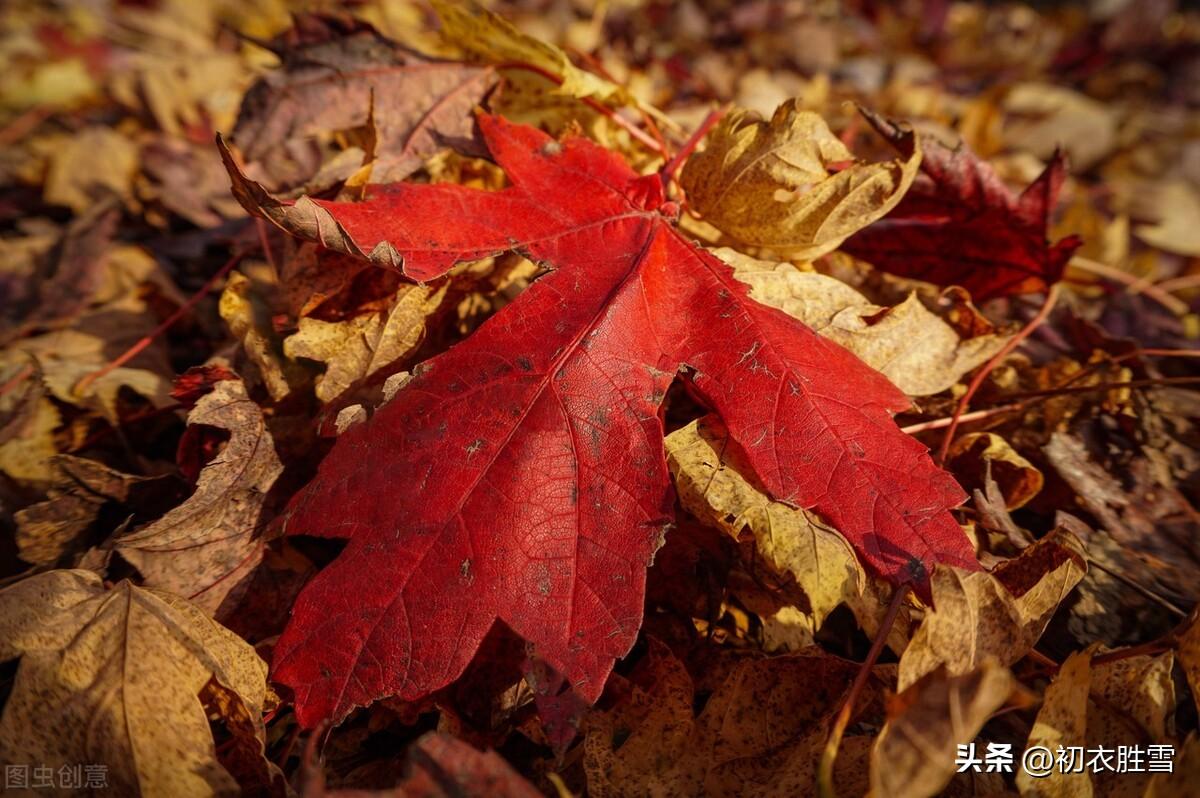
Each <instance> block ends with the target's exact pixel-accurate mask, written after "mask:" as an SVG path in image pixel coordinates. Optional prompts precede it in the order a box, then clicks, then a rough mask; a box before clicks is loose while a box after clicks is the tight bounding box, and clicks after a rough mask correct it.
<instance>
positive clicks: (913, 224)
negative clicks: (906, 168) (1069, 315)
mask: <svg viewBox="0 0 1200 798" xmlns="http://www.w3.org/2000/svg"><path fill="white" fill-rule="evenodd" d="M863 115H864V116H866V118H867V120H868V121H870V123H871V124H872V126H874V128H875V129H876V130H878V131H879V133H880V134H881V135H883V136H884V138H886V139H887V140H888V141H889V142H893V143H895V144H897V145H899V143H900V141H901V139H902V137H903V136H905V135H906V134H905V131H903V130H901V129H900V128H899V127H897V126H896V125H895V124H893V123H891V122H889V121H888V120H886V119H884V118H883V117H881V116H878V115H876V114H873V113H871V112H869V111H865V110H864V111H863ZM921 149H922V151H923V153H924V157H923V158H922V160H921V172H920V174H919V175H918V176H917V179H916V180H914V181H913V184H912V188H911V189H909V191H908V193H907V194H905V195H904V199H902V200H901V201H900V204H899V205H897V206H896V208H895V209H894V210H893V211H892V212H891V213H889V214H888V215H887V216H885V217H884V218H883V219H880V220H879V221H877V222H875V223H874V224H872V225H870V226H868V227H867V228H865V229H864V230H861V231H859V232H858V233H856V234H855V235H853V236H851V237H850V239H849V240H848V241H846V242H845V243H844V244H843V245H842V249H843V250H845V251H846V252H849V253H850V254H851V255H854V256H855V257H856V258H861V259H863V260H865V261H867V262H869V263H871V264H872V265H874V266H875V267H876V268H878V269H882V270H883V271H886V272H891V273H892V274H898V275H900V276H902V277H913V278H916V279H918V280H926V281H928V282H931V283H936V284H937V285H961V286H962V287H964V288H966V289H967V290H968V291H970V292H971V294H972V296H973V297H974V298H975V299H977V300H984V299H990V298H992V297H996V296H1008V295H1010V294H1026V293H1035V292H1039V291H1045V290H1046V289H1047V288H1048V287H1049V286H1050V285H1051V284H1053V283H1056V282H1058V281H1059V280H1060V279H1062V274H1063V270H1064V269H1065V268H1066V265H1067V261H1069V260H1070V259H1071V255H1072V254H1074V252H1075V250H1076V249H1077V248H1078V247H1079V245H1080V243H1081V242H1080V240H1079V238H1078V237H1077V236H1068V237H1067V238H1064V239H1062V240H1061V241H1059V242H1057V243H1056V244H1053V245H1051V244H1050V242H1049V241H1048V240H1047V239H1046V227H1047V223H1048V217H1049V215H1050V211H1051V210H1053V208H1054V204H1055V202H1056V201H1057V199H1058V192H1059V190H1060V189H1061V188H1062V182H1063V179H1064V178H1065V177H1066V163H1065V161H1064V159H1063V157H1062V155H1060V154H1059V153H1057V152H1056V153H1055V154H1054V157H1053V158H1052V159H1051V161H1050V163H1049V164H1047V166H1046V168H1045V170H1043V171H1042V173H1041V174H1040V175H1039V176H1038V178H1037V179H1036V180H1034V181H1033V182H1032V183H1030V184H1029V186H1028V187H1027V188H1026V189H1025V190H1024V191H1023V192H1021V193H1020V194H1019V195H1018V194H1016V193H1014V192H1013V191H1012V190H1011V189H1009V187H1008V186H1006V185H1005V184H1004V182H1003V181H1002V180H1001V179H1000V178H999V177H998V176H997V175H996V172H995V170H993V169H992V167H991V166H989V165H988V164H987V163H985V162H984V161H981V160H980V159H979V158H978V156H976V155H975V154H974V153H973V152H971V151H970V150H969V149H967V148H966V146H965V145H963V146H959V147H958V148H957V149H951V148H949V147H947V146H946V145H944V144H942V143H941V142H939V141H938V140H937V139H935V138H933V137H931V136H921Z"/></svg>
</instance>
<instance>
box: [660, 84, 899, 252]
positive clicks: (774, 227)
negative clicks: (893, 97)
mask: <svg viewBox="0 0 1200 798" xmlns="http://www.w3.org/2000/svg"><path fill="white" fill-rule="evenodd" d="M905 146H906V147H907V148H908V150H909V151H908V153H907V155H906V157H905V158H903V159H897V160H894V161H888V162H885V163H872V164H866V163H853V164H851V165H850V166H848V167H846V168H844V169H841V170H840V171H833V170H832V169H831V168H830V167H831V166H832V165H834V164H840V163H842V162H845V161H853V160H854V156H853V154H851V152H850V151H849V150H848V149H846V146H845V145H844V144H842V142H841V141H839V140H838V138H837V137H836V136H834V135H833V133H832V132H830V130H829V127H828V125H826V124H825V120H824V119H822V118H821V117H820V116H819V115H818V114H815V113H813V112H811V111H802V110H800V108H799V107H798V105H797V103H796V101H795V100H792V101H789V102H786V103H784V104H783V105H781V106H779V108H777V109H776V110H775V115H774V116H773V117H772V118H771V121H769V122H766V121H763V120H762V119H761V118H760V117H759V116H758V115H757V114H754V113H751V112H747V111H735V112H733V113H730V114H729V115H727V116H726V117H725V118H724V119H723V120H722V121H721V124H720V125H718V127H717V129H716V130H715V131H713V133H712V134H711V135H710V137H709V139H708V145H707V146H706V147H705V149H704V151H703V152H700V153H697V154H696V155H693V156H692V157H691V158H690V159H689V160H688V162H687V165H686V166H685V167H684V169H683V174H682V176H681V182H682V184H683V187H684V190H686V191H687V196H688V201H689V202H690V203H691V204H692V206H693V207H694V208H696V210H698V211H699V212H700V213H701V215H703V216H704V218H705V220H706V221H708V222H709V223H710V224H712V225H714V226H715V227H717V228H718V229H720V230H721V231H722V232H723V233H725V234H727V235H728V236H730V237H731V238H733V239H735V240H737V241H739V242H740V243H742V244H745V245H749V246H754V247H763V248H766V249H770V250H772V251H774V252H776V253H780V254H782V255H785V256H787V257H788V258H791V259H796V260H811V259H813V258H816V257H818V256H820V255H823V254H825V253H827V252H830V251H831V250H833V249H836V248H837V247H838V245H840V244H841V243H842V241H844V240H845V239H846V238H848V237H849V236H850V235H852V234H853V233H855V232H857V231H858V230H861V229H862V228H863V227H866V226H867V225H869V224H870V223H871V222H874V221H875V220H877V219H879V218H880V217H882V216H883V215H884V214H886V213H887V212H888V211H890V210H891V209H892V208H894V207H896V204H897V203H898V202H900V199H901V198H902V197H903V196H904V193H905V192H906V191H908V187H909V186H910V185H911V184H912V181H913V178H914V177H916V174H917V167H918V166H920V163H921V151H920V147H919V145H918V144H917V140H916V137H915V136H912V135H911V134H910V135H909V136H908V138H907V139H906V142H905Z"/></svg>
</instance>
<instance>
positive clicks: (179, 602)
mask: <svg viewBox="0 0 1200 798" xmlns="http://www.w3.org/2000/svg"><path fill="white" fill-rule="evenodd" d="M17 657H20V658H21V663H20V666H19V668H18V670H17V677H16V681H15V683H14V688H13V693H12V696H11V697H10V698H9V700H8V703H7V705H6V706H5V707H4V715H3V718H2V719H0V751H3V752H4V759H5V761H6V762H18V763H20V762H36V763H39V764H41V765H46V766H50V767H52V768H53V769H54V770H55V772H57V771H58V769H59V768H60V767H64V766H70V765H74V764H77V763H82V762H87V763H94V764H101V765H104V766H106V767H107V780H108V788H109V789H110V790H111V791H112V792H113V794H114V795H172V796H211V795H214V794H233V793H236V791H237V783H236V782H235V781H234V779H233V777H231V776H230V775H229V773H228V772H226V771H225V770H224V768H222V767H221V765H220V764H219V763H218V761H217V758H216V752H215V748H214V744H213V739H212V733H211V731H210V730H209V723H208V718H207V717H206V715H205V712H204V710H203V708H202V706H201V704H200V700H199V696H200V694H201V691H202V690H204V688H205V685H206V684H208V683H209V681H210V680H216V681H217V682H218V683H219V684H220V685H222V686H223V687H224V688H226V689H227V690H229V691H230V693H231V696H232V697H233V699H234V700H235V701H237V702H238V703H240V704H241V705H242V708H243V709H244V711H245V712H246V713H248V715H249V717H251V718H253V719H254V721H255V724H256V725H257V726H258V728H259V730H261V721H259V718H261V716H262V710H263V704H264V701H265V698H266V675H267V666H266V664H265V663H264V662H263V661H262V660H260V659H259V658H258V656H257V655H256V654H255V653H254V650H253V649H252V648H251V647H250V646H249V645H247V644H246V643H244V642H243V641H242V640H240V639H238V638H237V637H236V636H235V635H233V634H232V633H230V632H229V631H227V630H226V629H224V628H222V627H220V626H218V625H217V624H216V623H214V622H213V621H211V620H209V619H208V618H207V617H206V616H205V615H204V613H203V612H201V611H200V610H199V609H197V608H196V607H194V606H193V605H191V604H189V603H188V602H187V601H184V600H183V599H180V598H177V597H175V596H172V595H170V594H168V593H160V592H158V591H153V590H145V589H142V588H139V587H135V586H134V585H132V584H130V583H129V582H128V581H123V582H120V583H119V584H117V585H116V586H115V587H114V588H113V589H112V590H111V591H108V590H105V589H104V587H103V585H102V584H101V581H100V577H98V576H97V575H96V574H93V573H90V572H88V571H50V572H48V573H43V574H39V575H37V576H33V577H30V578H28V579H25V580H23V581H21V582H18V583H16V584H15V585H13V586H11V587H8V588H6V589H4V590H0V660H10V659H14V658H17ZM260 733H261V731H260Z"/></svg>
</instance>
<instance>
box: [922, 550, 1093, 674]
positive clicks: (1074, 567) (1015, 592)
mask: <svg viewBox="0 0 1200 798" xmlns="http://www.w3.org/2000/svg"><path fill="white" fill-rule="evenodd" d="M1086 570H1087V565H1086V559H1085V556H1084V554H1083V548H1082V545H1081V544H1080V543H1079V541H1078V540H1077V539H1076V538H1075V537H1074V536H1073V535H1072V534H1071V533H1069V532H1067V531H1065V530H1062V529H1059V530H1056V531H1055V532H1053V533H1051V534H1050V535H1047V536H1046V537H1045V538H1042V539H1041V540H1040V541H1038V542H1037V543H1036V544H1034V545H1033V546H1030V547H1029V548H1028V549H1026V550H1025V551H1023V552H1022V553H1021V555H1020V556H1019V557H1018V558H1016V559H1014V560H1009V561H1007V562H1004V563H1002V564H1001V565H1000V566H998V567H997V568H996V570H994V571H992V572H984V571H977V572H964V571H961V570H958V569H955V568H943V567H939V568H937V569H936V570H935V571H934V574H933V607H931V608H929V609H928V610H926V613H925V618H924V620H923V621H922V622H921V626H920V627H919V628H918V629H917V632H916V634H914V635H913V638H912V641H911V642H910V643H909V644H908V648H906V649H905V650H904V654H903V656H901V658H900V674H899V688H900V689H901V690H905V689H907V688H908V687H909V686H911V685H912V684H914V683H915V682H916V681H917V680H918V679H920V678H921V677H922V676H924V675H925V674H927V673H932V672H933V671H934V670H936V669H937V668H938V667H939V666H940V665H945V666H946V669H947V672H948V673H949V674H950V675H952V676H958V675H961V674H964V673H967V672H968V671H971V670H973V669H974V668H976V667H978V666H979V665H980V664H981V663H982V662H983V661H984V660H985V659H987V658H989V657H994V658H996V659H997V660H998V661H999V662H1000V663H1001V664H1003V665H1010V664H1012V663H1013V662H1016V661H1017V660H1018V659H1020V658H1021V657H1022V656H1024V655H1025V653H1026V652H1027V651H1029V649H1030V648H1032V647H1033V644H1034V643H1035V642H1037V639H1038V638H1039V637H1040V636H1041V634H1042V631H1043V630H1044V629H1045V628H1046V624H1047V622H1049V620H1050V616H1051V615H1052V614H1053V612H1054V610H1055V609H1056V608H1057V607H1058V605H1059V603H1061V602H1062V600H1063V599H1064V598H1065V597H1066V595H1067V594H1068V593H1069V592H1070V591H1071V589H1072V588H1073V587H1075V585H1076V584H1077V583H1078V582H1079V580H1080V579H1081V578H1082V577H1083V574H1084V572H1085V571H1086Z"/></svg>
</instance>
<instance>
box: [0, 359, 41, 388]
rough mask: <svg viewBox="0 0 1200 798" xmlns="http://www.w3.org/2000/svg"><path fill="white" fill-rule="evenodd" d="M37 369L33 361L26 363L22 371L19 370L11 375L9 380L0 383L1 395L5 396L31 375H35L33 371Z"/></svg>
mask: <svg viewBox="0 0 1200 798" xmlns="http://www.w3.org/2000/svg"><path fill="white" fill-rule="evenodd" d="M35 370H36V369H34V367H33V364H32V363H26V364H25V365H24V366H23V367H22V368H21V370H20V371H18V372H17V373H16V374H14V375H12V376H11V377H9V378H8V380H6V381H5V383H4V384H3V385H0V396H4V395H6V394H8V393H9V392H10V391H12V390H13V389H14V388H16V387H17V386H18V385H20V384H21V383H23V382H25V380H27V379H29V378H30V377H31V376H33V372H34V371H35Z"/></svg>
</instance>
